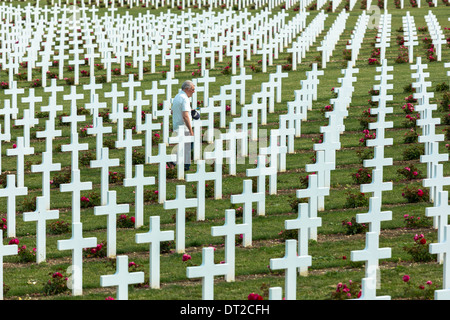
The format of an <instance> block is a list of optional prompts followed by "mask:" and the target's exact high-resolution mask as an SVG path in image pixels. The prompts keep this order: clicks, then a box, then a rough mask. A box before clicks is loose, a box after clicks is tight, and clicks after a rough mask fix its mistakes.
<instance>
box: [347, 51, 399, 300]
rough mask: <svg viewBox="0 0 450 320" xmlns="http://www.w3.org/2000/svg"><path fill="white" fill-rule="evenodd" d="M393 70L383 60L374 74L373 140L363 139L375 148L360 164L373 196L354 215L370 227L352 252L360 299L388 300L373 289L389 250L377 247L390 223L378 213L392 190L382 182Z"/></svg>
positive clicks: (364, 189) (365, 188) (384, 214)
mask: <svg viewBox="0 0 450 320" xmlns="http://www.w3.org/2000/svg"><path fill="white" fill-rule="evenodd" d="M393 69H394V68H393V67H391V66H388V65H387V60H386V59H384V60H382V64H381V66H380V67H377V69H376V71H377V72H380V73H381V74H380V75H376V76H375V80H378V81H379V84H378V85H374V87H373V88H374V90H378V91H379V94H378V95H376V96H373V97H372V99H373V100H374V101H377V102H378V107H377V108H371V109H370V113H371V114H374V115H375V114H376V115H377V121H376V122H374V123H369V130H373V129H375V133H376V137H375V138H374V139H368V140H366V145H367V146H368V147H373V148H374V157H373V159H366V160H364V162H363V166H364V167H373V168H374V169H372V174H371V177H372V182H371V183H367V184H362V185H361V192H362V193H372V196H371V197H370V198H369V211H368V212H367V213H364V214H357V215H356V222H357V223H363V224H368V225H369V231H368V232H367V233H366V247H365V248H364V249H363V250H356V251H352V252H351V259H352V261H365V263H366V264H365V277H364V278H363V279H362V289H361V297H360V299H363V300H365V299H367V300H374V299H388V298H389V297H386V296H384V297H377V296H376V289H377V283H379V280H380V279H379V266H378V261H379V259H386V258H389V257H390V256H391V249H390V248H380V247H379V235H380V232H381V222H382V221H388V220H392V212H391V211H381V205H382V192H383V191H390V190H392V182H383V175H384V174H383V168H384V167H385V166H391V165H392V163H393V162H392V158H385V146H389V145H392V143H393V140H392V138H386V129H389V128H393V123H392V121H386V115H387V114H390V113H392V111H393V109H392V107H389V108H388V107H387V106H386V104H387V101H391V100H392V99H393V97H392V95H388V94H387V91H388V90H392V88H393V85H392V84H391V83H389V84H388V80H392V79H393V75H392V74H388V72H392V71H393Z"/></svg>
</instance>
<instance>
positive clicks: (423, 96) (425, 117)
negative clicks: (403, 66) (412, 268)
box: [411, 57, 450, 263]
mask: <svg viewBox="0 0 450 320" xmlns="http://www.w3.org/2000/svg"><path fill="white" fill-rule="evenodd" d="M427 67H428V66H427V65H426V64H422V59H421V57H417V61H416V64H415V65H412V66H411V69H412V70H415V73H413V74H412V77H413V78H414V79H415V82H414V83H413V87H414V88H416V92H415V93H414V94H413V96H414V98H416V99H417V102H418V104H417V106H416V107H415V110H416V111H418V112H419V114H420V119H418V120H417V125H418V126H420V127H421V128H422V134H421V135H420V136H419V137H418V141H419V143H423V144H424V155H421V157H420V162H422V163H426V164H427V177H426V178H425V179H423V180H422V184H423V186H424V187H426V188H429V190H430V201H431V202H433V208H427V209H426V215H427V216H430V217H433V220H434V227H435V228H437V229H438V242H443V241H445V240H444V239H445V235H444V232H445V226H446V225H447V224H448V221H447V220H448V212H445V209H446V207H448V195H447V192H446V191H445V192H444V189H443V188H444V187H445V186H447V185H450V177H445V176H444V175H443V163H446V162H447V161H448V154H447V153H445V154H441V153H439V142H441V141H444V135H443V134H437V133H436V124H439V123H440V119H439V118H433V117H432V113H433V110H436V109H437V105H436V104H431V103H430V98H433V96H434V94H433V92H428V91H427V88H429V87H431V82H429V81H426V78H427V77H428V76H429V73H428V72H425V70H426V69H427ZM441 162H443V163H441ZM430 250H431V249H430ZM438 260H439V262H441V263H442V262H443V254H442V253H441V254H439V255H438Z"/></svg>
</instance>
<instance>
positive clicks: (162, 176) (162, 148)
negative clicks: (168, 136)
mask: <svg viewBox="0 0 450 320" xmlns="http://www.w3.org/2000/svg"><path fill="white" fill-rule="evenodd" d="M175 159H176V155H174V154H167V152H166V144H165V143H160V144H158V155H157V156H150V160H149V161H150V163H158V164H159V168H158V202H159V203H163V202H164V201H165V200H166V165H167V163H168V162H173V161H175Z"/></svg>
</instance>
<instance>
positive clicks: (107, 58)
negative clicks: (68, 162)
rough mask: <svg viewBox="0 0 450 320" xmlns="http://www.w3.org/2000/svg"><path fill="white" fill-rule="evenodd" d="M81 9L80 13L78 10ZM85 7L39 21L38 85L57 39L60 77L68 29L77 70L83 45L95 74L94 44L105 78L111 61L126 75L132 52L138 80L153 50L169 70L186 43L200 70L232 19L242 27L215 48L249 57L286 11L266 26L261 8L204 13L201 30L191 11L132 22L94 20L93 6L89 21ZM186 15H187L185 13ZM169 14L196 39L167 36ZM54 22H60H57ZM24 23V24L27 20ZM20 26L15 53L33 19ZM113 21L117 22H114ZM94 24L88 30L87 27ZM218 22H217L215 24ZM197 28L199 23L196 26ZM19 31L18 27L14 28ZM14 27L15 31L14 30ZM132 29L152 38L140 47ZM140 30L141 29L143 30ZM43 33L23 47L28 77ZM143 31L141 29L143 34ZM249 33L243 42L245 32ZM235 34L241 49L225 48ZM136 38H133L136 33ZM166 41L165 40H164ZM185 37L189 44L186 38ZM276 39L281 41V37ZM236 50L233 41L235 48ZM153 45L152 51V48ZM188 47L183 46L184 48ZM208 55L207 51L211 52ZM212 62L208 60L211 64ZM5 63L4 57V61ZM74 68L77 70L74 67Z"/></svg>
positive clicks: (15, 64) (13, 63)
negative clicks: (251, 14)
mask: <svg viewBox="0 0 450 320" xmlns="http://www.w3.org/2000/svg"><path fill="white" fill-rule="evenodd" d="M80 10H81V11H82V12H81V16H80V13H79V11H80ZM59 11H61V12H62V16H61V20H57V19H58V13H59ZM86 11H87V10H86V8H85V7H83V8H77V7H75V6H74V7H72V11H69V9H67V8H66V7H64V8H61V9H60V10H57V9H56V10H55V12H54V16H53V19H51V20H50V21H45V22H41V26H42V25H48V26H49V30H51V31H52V32H51V33H49V34H48V35H47V39H46V42H45V50H44V51H42V52H41V56H42V59H41V61H39V62H38V64H39V66H42V73H43V74H42V85H43V86H46V72H47V71H48V67H49V66H50V65H51V63H52V62H51V61H52V60H53V59H51V58H52V55H53V51H52V46H53V45H54V44H53V43H54V42H56V41H57V40H59V46H58V47H57V49H58V52H59V53H58V56H55V57H54V58H55V59H56V60H59V65H60V70H59V78H60V79H62V78H63V74H62V73H63V70H62V68H63V66H64V60H66V59H68V58H69V55H65V54H64V49H67V48H68V46H67V45H65V40H67V38H66V37H65V34H66V32H69V36H72V37H73V40H71V42H70V43H71V44H73V45H74V46H75V47H74V49H73V50H70V51H69V53H71V54H72V55H73V60H69V64H73V65H74V67H75V69H78V68H79V66H80V65H82V64H84V60H83V59H82V55H83V54H84V51H85V49H86V50H87V52H86V53H85V56H84V57H85V58H87V59H88V62H89V65H90V73H91V76H93V74H94V68H93V66H94V61H95V58H96V57H98V55H97V56H96V54H95V53H94V51H95V48H96V47H97V46H98V51H99V53H100V59H101V61H102V62H103V63H104V64H105V66H106V69H107V70H106V72H107V82H110V81H111V65H112V63H114V62H116V63H120V64H121V66H122V68H121V73H122V74H123V73H124V69H125V68H124V61H125V60H124V58H125V57H126V56H130V55H131V56H132V57H133V66H134V67H136V61H139V79H142V71H143V64H142V62H143V61H148V60H149V55H151V65H152V72H154V61H155V57H156V56H155V54H161V58H162V63H163V65H166V60H170V63H171V65H170V68H171V70H172V71H173V68H174V62H175V59H176V58H180V57H181V58H182V57H183V56H184V53H186V52H187V51H186V50H187V49H188V47H187V45H188V44H189V50H190V53H191V64H192V63H193V59H194V56H195V57H198V58H201V61H202V72H203V70H204V69H205V68H206V65H205V61H206V60H205V58H206V57H207V56H206V55H205V53H206V52H205V50H206V48H210V47H213V43H212V40H211V39H212V38H213V37H215V38H217V35H218V34H220V33H224V30H226V29H228V28H230V29H231V26H232V25H233V24H234V23H236V22H237V21H242V22H245V23H240V25H241V27H240V28H239V29H238V30H236V31H234V32H233V33H234V34H232V33H231V32H229V33H228V35H227V36H225V35H222V36H221V39H220V41H217V42H216V45H217V44H219V43H220V46H219V47H217V48H216V49H215V50H217V49H218V50H217V51H219V56H221V52H222V47H223V46H226V48H227V55H232V56H233V57H235V56H236V54H239V53H240V52H242V53H243V51H242V50H244V48H245V50H246V51H247V53H248V55H247V59H249V58H250V55H249V53H250V51H251V50H250V48H251V46H253V47H255V45H256V43H257V42H259V43H261V41H263V37H264V35H265V33H266V32H269V34H271V31H270V30H271V28H273V27H274V26H277V27H276V28H277V29H278V28H279V27H280V26H281V27H282V26H283V25H284V17H286V16H287V14H286V13H285V12H284V11H283V12H281V13H279V14H277V15H276V16H275V17H273V18H274V19H272V21H275V22H272V23H270V24H268V25H267V24H264V23H261V22H262V21H264V20H267V18H268V16H269V14H270V11H268V10H264V11H262V12H261V13H259V14H256V15H255V17H254V18H253V19H250V20H247V16H248V15H249V14H248V13H247V12H246V11H245V12H244V13H243V14H240V15H239V16H237V15H234V16H233V13H234V11H228V12H226V13H224V14H221V15H219V14H218V15H217V17H216V16H214V15H213V14H212V13H211V12H210V13H209V14H205V15H204V17H203V19H204V18H207V19H209V20H211V22H212V23H213V26H214V27H213V28H209V29H205V27H203V28H202V29H200V28H199V26H207V25H209V24H208V23H203V22H204V20H202V19H201V18H196V16H193V14H192V13H191V12H188V13H187V14H186V15H184V14H183V15H182V16H181V18H176V17H177V16H175V17H172V15H170V14H167V15H165V16H162V18H160V17H157V18H156V19H155V18H152V16H151V15H149V14H148V13H147V14H146V15H145V16H143V17H139V18H138V19H135V20H132V19H131V16H128V15H124V16H117V17H116V18H114V16H113V15H112V16H111V17H109V16H103V17H101V18H98V17H97V15H96V14H95V12H96V10H95V8H92V10H90V11H92V19H89V18H88V16H87V13H86ZM27 14H29V15H31V13H30V10H28V11H27ZM67 14H71V15H72V18H71V19H68V18H66V15H67ZM184 16H186V17H184ZM169 18H175V19H176V21H175V23H174V26H175V27H176V28H177V29H181V30H183V31H184V30H185V28H186V26H187V25H188V24H186V21H187V19H188V21H189V25H194V26H193V28H194V29H195V30H196V33H197V34H199V36H198V38H199V39H195V38H194V37H193V34H188V33H187V31H186V32H183V33H182V35H181V37H180V38H173V39H171V38H172V37H170V35H172V34H176V32H174V31H173V30H172V28H171V26H172V24H167V23H163V22H164V21H166V20H169ZM58 21H59V22H60V23H59V24H58ZM149 21H150V22H151V24H149V23H146V22H149ZM223 21H225V22H226V23H225V24H221V25H220V27H219V25H218V23H219V22H223ZM69 22H70V23H71V24H72V26H71V27H70V26H69V30H66V26H67V23H69ZM27 23H28V24H27ZM18 24H25V29H26V30H28V33H27V35H28V36H27V37H22V38H20V36H19V34H18V33H17V32H16V33H15V36H13V37H11V39H10V41H11V45H12V46H14V47H18V49H17V50H16V51H18V52H19V53H20V51H19V48H22V50H23V49H24V48H25V47H26V45H27V44H28V43H29V42H30V41H31V35H32V33H31V28H29V24H31V22H30V21H29V20H28V19H27V20H25V22H21V20H19V21H18ZM115 24H116V26H115ZM156 24H158V25H162V26H166V25H167V26H168V27H166V28H164V29H163V30H161V32H160V33H157V34H154V33H151V32H150V28H149V26H152V25H153V26H155V25H156ZM90 25H92V28H91V26H90ZM140 25H144V28H142V27H140ZM216 25H217V26H216ZM58 26H60V31H59V30H55V28H56V27H58ZM104 26H106V27H107V30H108V31H107V32H106V31H103V29H102V28H104ZM196 26H197V27H196ZM9 28H10V27H9V26H8V25H6V24H5V27H3V28H2V30H4V32H5V33H6V32H7V31H9ZM15 28H16V29H17V27H15ZM77 28H81V34H80V36H82V37H83V39H85V41H86V44H85V46H84V47H81V48H80V47H79V46H81V40H79V39H78V32H77ZM16 29H14V30H16ZM39 29H40V30H43V29H44V28H43V27H41V28H39ZM134 29H135V30H136V32H137V38H141V37H144V38H145V35H146V34H149V33H150V34H151V35H152V38H153V39H152V40H151V41H148V39H147V40H146V41H144V42H143V44H142V45H140V44H139V45H138V44H137V43H135V42H134V43H133V42H132V40H130V34H131V32H132V30H134ZM92 30H93V32H94V34H93V35H90V32H91V31H92ZM142 30H144V31H142ZM53 31H56V33H59V34H60V35H59V39H58V38H55V32H53ZM210 31H213V33H211V32H210ZM278 31H279V30H278ZM42 32H43V31H40V33H38V34H37V35H36V36H35V37H34V39H33V41H34V42H33V44H32V46H31V47H30V48H29V49H27V50H28V55H27V57H26V59H27V60H25V61H27V62H28V63H29V66H28V77H29V78H28V80H31V79H30V77H31V68H32V67H34V66H35V64H36V59H37V50H38V48H39V43H40V42H41V41H42ZM144 32H145V33H144ZM244 34H247V36H246V38H245V40H243V35H244ZM280 34H283V37H281V38H277V39H281V40H284V37H286V36H288V35H286V33H285V32H280ZM166 35H167V37H166V38H163V36H166ZM237 37H238V38H241V39H240V41H241V42H245V43H244V44H243V45H239V47H240V49H241V51H236V49H235V51H234V53H232V52H229V48H230V42H231V41H234V42H235V41H236V40H237ZM19 38H20V39H22V40H21V41H20V44H19V45H16V44H15V43H13V41H14V40H16V39H19ZM107 38H110V40H111V41H110V42H108V39H107ZM122 38H124V43H126V44H127V46H126V47H127V48H129V50H128V51H124V46H123V45H121V43H122V41H121V40H120V39H122ZM135 38H136V37H135ZM168 39H169V40H168ZM188 39H189V42H188ZM93 40H96V41H97V43H98V44H95V43H93ZM281 40H279V41H281ZM169 41H170V43H171V44H169ZM180 41H181V44H182V45H183V44H184V46H183V47H184V48H181V49H180V50H177V51H178V52H179V53H180V54H182V55H180V54H177V53H176V52H175V51H174V48H175V45H176V44H177V43H180ZM203 42H206V43H207V46H206V47H203ZM109 44H111V46H112V48H111V47H109ZM235 47H236V48H237V45H236V46H235ZM195 48H198V49H199V53H198V54H196V55H194V50H195ZM150 49H151V50H150ZM184 49H186V50H184ZM274 49H276V46H275V47H274ZM167 50H169V52H170V54H169V55H167V56H166V54H165V53H166V52H167ZM214 53H215V51H211V54H214ZM275 53H276V54H277V51H275ZM22 55H23V54H22ZM22 55H20V54H19V57H21V56H22ZM113 55H116V56H117V58H113ZM210 56H211V55H210ZM16 60H17V59H12V57H10V59H9V61H8V63H5V64H3V68H5V66H6V67H9V68H10V70H17V69H18V62H19V61H16ZM181 60H182V62H184V59H181ZM213 60H214V59H212V61H211V63H213ZM5 62H6V61H5ZM183 65H184V63H182V66H183ZM75 71H77V70H75ZM12 75H13V73H12V72H10V77H12ZM75 82H76V83H75V84H77V82H78V72H76V75H75Z"/></svg>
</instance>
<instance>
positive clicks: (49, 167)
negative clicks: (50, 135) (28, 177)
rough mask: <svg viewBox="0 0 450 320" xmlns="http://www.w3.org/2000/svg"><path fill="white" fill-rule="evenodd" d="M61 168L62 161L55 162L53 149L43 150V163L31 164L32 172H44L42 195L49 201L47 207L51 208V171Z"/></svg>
mask: <svg viewBox="0 0 450 320" xmlns="http://www.w3.org/2000/svg"><path fill="white" fill-rule="evenodd" d="M60 170H61V163H53V159H52V152H51V151H44V152H42V163H41V164H33V165H32V166H31V172H33V173H35V172H42V196H43V198H45V201H46V202H47V206H46V209H50V172H51V171H60Z"/></svg>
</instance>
